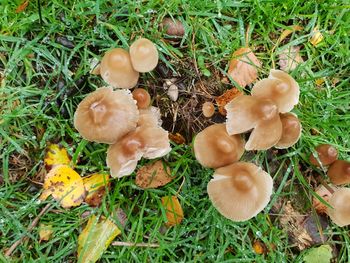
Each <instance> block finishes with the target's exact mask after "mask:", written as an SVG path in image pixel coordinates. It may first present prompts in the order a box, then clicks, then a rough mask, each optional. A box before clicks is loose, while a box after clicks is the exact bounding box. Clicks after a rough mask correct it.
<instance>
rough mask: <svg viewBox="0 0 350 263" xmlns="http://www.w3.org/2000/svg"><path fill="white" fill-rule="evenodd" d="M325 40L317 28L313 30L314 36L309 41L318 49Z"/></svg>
mask: <svg viewBox="0 0 350 263" xmlns="http://www.w3.org/2000/svg"><path fill="white" fill-rule="evenodd" d="M322 40H323V35H322V33H321V32H320V31H319V30H318V28H317V27H315V28H314V29H313V30H312V36H311V38H310V39H309V42H310V43H311V44H312V45H313V46H314V47H316V46H317V45H318V44H319V43H321V42H322Z"/></svg>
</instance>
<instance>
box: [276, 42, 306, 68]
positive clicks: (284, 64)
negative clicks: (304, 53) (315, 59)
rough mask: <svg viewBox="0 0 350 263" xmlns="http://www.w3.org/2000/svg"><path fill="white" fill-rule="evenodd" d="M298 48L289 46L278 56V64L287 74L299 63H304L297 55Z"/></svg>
mask: <svg viewBox="0 0 350 263" xmlns="http://www.w3.org/2000/svg"><path fill="white" fill-rule="evenodd" d="M299 50H300V47H297V46H289V47H287V48H284V49H283V50H282V51H281V53H280V54H279V61H278V64H279V66H280V68H281V70H283V71H286V72H289V71H292V70H294V69H295V68H296V67H297V66H298V65H299V64H300V63H302V62H304V60H303V58H302V57H301V56H300V54H299Z"/></svg>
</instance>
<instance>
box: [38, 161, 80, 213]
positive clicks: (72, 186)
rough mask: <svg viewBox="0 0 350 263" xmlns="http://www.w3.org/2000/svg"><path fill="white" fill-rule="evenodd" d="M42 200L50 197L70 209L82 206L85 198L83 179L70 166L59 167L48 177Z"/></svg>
mask: <svg viewBox="0 0 350 263" xmlns="http://www.w3.org/2000/svg"><path fill="white" fill-rule="evenodd" d="M43 189H44V191H43V192H42V194H41V196H40V200H45V199H46V198H47V197H48V196H50V195H52V197H53V198H54V199H55V200H56V201H59V202H60V204H61V206H62V207H64V208H69V207H72V206H78V205H80V204H81V203H82V202H83V200H84V196H85V188H84V183H83V179H82V178H81V177H80V175H79V174H78V173H77V172H76V171H74V170H73V169H72V168H71V167H69V166H68V165H57V166H55V167H54V168H53V169H51V171H50V172H49V173H48V174H47V175H46V177H45V181H44V185H43Z"/></svg>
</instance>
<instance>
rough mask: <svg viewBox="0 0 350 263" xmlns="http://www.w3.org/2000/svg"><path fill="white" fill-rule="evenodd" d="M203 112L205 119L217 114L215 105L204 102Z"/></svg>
mask: <svg viewBox="0 0 350 263" xmlns="http://www.w3.org/2000/svg"><path fill="white" fill-rule="evenodd" d="M202 112H203V115H204V117H206V118H210V117H211V116H213V115H214V113H215V107H214V104H213V103H212V102H210V101H207V102H204V103H203V105H202Z"/></svg>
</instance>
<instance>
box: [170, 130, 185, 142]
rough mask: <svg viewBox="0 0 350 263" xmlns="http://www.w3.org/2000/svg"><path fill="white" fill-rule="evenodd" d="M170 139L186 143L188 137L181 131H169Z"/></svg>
mask: <svg viewBox="0 0 350 263" xmlns="http://www.w3.org/2000/svg"><path fill="white" fill-rule="evenodd" d="M169 139H170V140H171V141H173V142H175V143H176V144H186V139H185V138H184V137H183V136H182V135H181V134H180V133H178V132H177V133H170V132H169Z"/></svg>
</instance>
